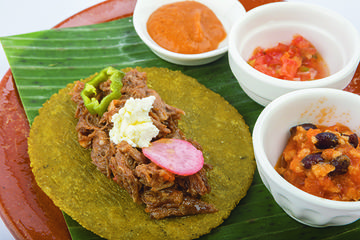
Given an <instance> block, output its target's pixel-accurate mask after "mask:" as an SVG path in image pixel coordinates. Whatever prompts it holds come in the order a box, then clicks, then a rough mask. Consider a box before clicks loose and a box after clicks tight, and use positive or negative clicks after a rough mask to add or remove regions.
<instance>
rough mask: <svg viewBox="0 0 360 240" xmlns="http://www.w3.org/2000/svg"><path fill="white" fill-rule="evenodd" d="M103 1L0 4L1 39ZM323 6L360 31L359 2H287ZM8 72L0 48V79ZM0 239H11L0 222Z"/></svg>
mask: <svg viewBox="0 0 360 240" xmlns="http://www.w3.org/2000/svg"><path fill="white" fill-rule="evenodd" d="M101 1H102V0H51V1H49V0H0V37H2V36H9V35H15V34H21V33H27V32H33V31H39V30H45V29H49V28H52V27H53V26H55V25H56V24H58V23H59V22H61V21H62V20H64V19H66V18H68V17H70V16H71V15H73V14H75V13H77V12H79V11H81V10H83V9H85V8H87V7H89V6H92V5H94V4H96V3H99V2H101ZM288 1H290V2H295V1H296V2H308V3H314V4H319V5H323V6H326V7H328V8H330V9H332V10H334V11H337V12H338V13H340V14H342V15H343V16H344V17H346V18H348V19H349V20H350V21H352V22H353V24H354V25H355V26H356V27H357V28H358V29H359V31H360V1H358V0H288ZM8 69H9V64H8V62H7V60H6V57H5V54H4V52H3V49H2V47H1V45H0V79H2V77H3V76H4V75H5V73H6V71H7V70H8ZM0 239H1V240H12V239H14V238H13V237H12V236H11V234H10V233H9V231H8V230H7V228H6V226H5V225H4V224H3V222H2V221H1V219H0Z"/></svg>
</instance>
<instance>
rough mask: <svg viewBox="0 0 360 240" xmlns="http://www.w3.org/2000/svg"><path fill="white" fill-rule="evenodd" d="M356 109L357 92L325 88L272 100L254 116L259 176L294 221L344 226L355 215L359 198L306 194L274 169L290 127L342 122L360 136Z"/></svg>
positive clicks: (358, 104) (358, 105) (359, 214)
mask: <svg viewBox="0 0 360 240" xmlns="http://www.w3.org/2000/svg"><path fill="white" fill-rule="evenodd" d="M359 109H360V96H359V95H356V94H353V93H349V92H345V91H342V90H337V89H330V88H317V89H302V90H297V91H293V92H290V93H287V94H285V95H282V96H281V97H279V98H277V99H275V100H274V101H272V102H271V103H270V104H269V105H267V106H266V107H265V109H264V110H263V112H262V113H261V114H260V116H259V118H258V119H257V121H256V124H255V127H254V131H253V145H254V151H255V158H256V163H257V168H258V171H259V173H260V176H261V179H262V181H263V182H264V184H265V186H266V187H267V189H268V190H269V191H270V192H271V194H272V196H273V197H274V199H275V201H276V202H277V203H278V204H279V205H280V206H281V207H282V208H283V209H284V211H285V212H286V213H287V214H288V215H290V216H291V217H293V218H294V219H296V220H297V221H299V222H301V223H304V224H306V225H309V226H314V227H325V226H338V225H345V224H349V223H352V222H354V221H356V220H358V219H359V218H360V201H359V202H343V201H334V200H329V199H324V198H320V197H317V196H314V195H311V194H309V193H306V192H304V191H302V190H300V189H299V188H297V187H295V186H294V185H292V184H290V183H289V182H288V181H286V180H285V179H284V178H282V177H281V176H280V175H279V174H278V172H277V171H276V170H275V169H274V166H275V164H276V162H277V161H278V159H279V158H280V156H281V153H282V151H283V150H284V148H285V145H286V143H287V140H288V139H289V137H290V133H289V130H290V128H291V127H293V126H295V125H298V124H301V123H313V124H322V125H328V126H330V125H333V124H335V123H342V124H344V125H346V126H348V127H349V128H350V129H351V130H352V131H354V132H356V133H357V134H358V135H359V134H360V111H359ZM324 120H325V121H324Z"/></svg>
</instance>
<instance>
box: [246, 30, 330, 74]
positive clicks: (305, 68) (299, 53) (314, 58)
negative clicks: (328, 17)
mask: <svg viewBox="0 0 360 240" xmlns="http://www.w3.org/2000/svg"><path fill="white" fill-rule="evenodd" d="M248 63H249V64H250V65H251V66H252V67H254V68H255V69H257V70H258V71H260V72H262V73H264V74H266V75H269V76H272V77H275V78H280V79H284V80H293V81H308V80H315V79H320V78H324V77H327V76H329V69H328V67H327V65H326V63H325V61H324V59H323V58H322V57H321V55H320V53H319V52H318V51H317V50H316V48H315V47H314V46H313V45H312V44H311V43H310V42H309V41H308V40H306V39H305V38H304V37H302V36H301V35H295V36H294V38H293V40H292V41H291V43H290V44H284V43H278V45H277V46H275V47H272V48H268V49H263V48H262V47H257V48H256V49H255V50H254V53H253V55H252V56H251V57H250V58H249V60H248Z"/></svg>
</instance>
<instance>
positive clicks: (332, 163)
mask: <svg viewBox="0 0 360 240" xmlns="http://www.w3.org/2000/svg"><path fill="white" fill-rule="evenodd" d="M323 132H330V133H334V134H335V135H336V136H337V138H338V144H337V145H336V146H331V147H327V148H321V149H319V145H317V144H316V142H317V140H315V138H316V137H315V136H317V134H319V133H323ZM352 134H353V132H352V131H351V130H350V129H349V128H348V127H346V126H344V125H342V124H335V125H333V126H329V127H328V126H322V125H317V128H316V129H308V130H306V129H305V128H303V127H300V126H297V127H296V133H294V132H293V133H292V134H291V137H290V139H289V141H288V143H287V145H286V147H285V149H284V151H283V153H282V155H281V157H280V159H279V161H278V163H277V165H276V166H275V169H276V171H277V172H279V174H280V175H281V176H282V177H283V178H285V179H286V180H287V181H288V182H290V183H291V184H293V185H294V186H296V187H298V188H300V189H301V190H303V191H305V192H308V193H310V194H313V195H315V196H318V197H322V198H327V199H331V200H338V201H359V200H360V148H359V146H358V144H354V142H356V140H355V139H357V141H358V140H359V138H358V136H357V135H354V136H353V138H351V137H349V136H350V135H352ZM314 154H319V155H318V156H321V160H319V158H318V157H317V158H316V159H317V160H318V161H314V159H315V158H311V159H312V160H309V159H310V158H308V156H310V155H314ZM344 156H345V157H344ZM344 158H345V160H346V161H344V160H343V159H344ZM345 163H346V164H345Z"/></svg>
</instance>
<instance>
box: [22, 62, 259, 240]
mask: <svg viewBox="0 0 360 240" xmlns="http://www.w3.org/2000/svg"><path fill="white" fill-rule="evenodd" d="M124 72H126V75H125V77H124V78H123V79H122V81H123V87H122V88H121V93H122V96H121V97H120V98H118V96H117V98H116V97H115V100H111V101H109V106H108V107H107V108H106V110H105V111H103V107H96V106H95V107H93V110H94V109H98V110H99V109H100V112H96V113H94V114H90V115H88V116H87V117H86V118H81V117H80V116H81V115H83V113H84V112H86V111H87V110H84V109H85V108H84V105H85V103H84V101H83V100H84V98H82V100H81V98H80V96H81V94H80V92H82V90H83V89H84V86H85V85H86V84H85V83H84V82H89V81H90V82H91V81H92V80H94V79H95V78H97V77H96V76H92V77H90V78H89V79H87V80H85V81H80V82H77V83H74V84H70V85H68V86H67V87H66V88H65V89H62V90H60V91H59V93H58V94H55V95H53V96H52V97H51V98H50V100H49V101H47V102H46V103H45V104H44V106H43V107H42V108H41V109H40V110H39V115H38V116H37V117H36V118H35V120H34V122H33V124H32V127H31V130H30V136H29V141H28V142H29V156H30V161H31V167H32V169H33V172H34V175H35V179H36V181H37V183H38V185H39V186H40V187H41V188H42V189H43V190H44V192H45V193H46V194H47V195H48V196H49V197H50V198H51V199H52V200H53V201H54V203H55V205H57V206H59V208H60V209H61V210H63V211H64V212H66V213H67V214H68V215H70V216H71V217H72V218H73V219H75V220H76V221H78V222H79V223H80V224H81V225H82V226H83V227H85V228H87V229H89V230H91V231H93V232H94V233H96V234H98V235H99V236H101V237H104V238H107V239H168V238H171V239H192V238H197V237H199V236H201V235H203V234H206V233H208V232H210V230H211V229H212V228H214V227H216V226H218V225H219V224H221V223H222V222H223V220H224V219H225V218H227V217H228V216H229V214H230V212H231V210H232V209H233V208H234V207H235V206H236V204H237V203H238V202H239V201H240V200H241V199H242V198H243V197H244V196H245V195H246V192H247V190H248V188H249V187H250V184H251V182H252V178H253V174H254V171H255V161H254V156H253V149H252V144H251V135H250V132H249V129H248V126H247V125H246V124H245V122H244V120H243V118H242V117H241V115H240V114H239V113H238V112H237V110H236V109H235V108H233V107H232V106H231V105H230V104H229V103H228V102H226V101H225V100H224V99H223V98H222V97H221V96H219V95H218V94H216V93H214V92H212V91H210V90H209V89H207V88H206V87H204V86H203V85H201V84H200V83H198V82H197V81H196V79H193V78H191V77H188V76H186V75H184V74H182V73H181V72H179V71H170V70H168V69H164V68H144V69H142V68H137V69H124ZM101 73H102V72H100V74H101ZM133 75H136V76H137V78H140V79H142V81H143V83H146V84H147V85H146V84H145V85H146V86H142V87H144V89H146V91H145V92H151V94H150V95H153V96H156V99H160V100H161V101H162V102H161V104H164V105H163V106H162V107H163V108H162V109H166V110H167V114H168V116H167V117H165V118H164V119H167V120H165V121H163V120H159V118H160V117H159V116H160V115H159V114H160V113H159V114H157V115H156V116H154V111H156V110H159V108H157V107H154V109H153V110H151V111H152V112H150V114H149V115H150V116H151V117H152V122H153V123H154V125H155V126H156V128H157V129H159V132H158V133H157V135H156V137H153V138H152V141H156V140H158V139H162V138H166V139H168V138H175V139H182V140H185V141H187V142H190V143H191V145H192V146H194V147H195V148H196V149H197V150H201V151H202V155H203V158H204V162H205V163H204V165H203V167H202V168H201V170H199V171H197V172H196V173H195V174H191V175H188V176H185V175H186V174H182V175H178V174H176V173H177V172H176V170H175V172H172V171H169V169H163V168H162V166H161V164H160V165H157V164H154V162H153V161H150V160H149V159H148V158H146V157H144V155H143V153H142V149H141V148H140V147H138V146H131V144H130V143H128V142H126V143H125V142H124V141H121V142H120V143H118V144H108V145H107V146H108V147H107V149H109V148H114V145H116V146H118V145H119V147H118V150H115V152H114V151H104V150H100V151H97V152H95V151H94V150H93V149H95V148H98V147H99V145H101V144H99V143H104V142H107V143H108V142H109V141H110V139H109V138H110V133H109V129H111V127H110V128H108V126H109V125H111V126H112V124H111V121H110V119H111V118H112V116H113V115H115V113H114V112H118V111H119V110H120V109H121V108H123V107H124V105H125V104H126V101H128V100H129V99H130V98H131V97H133V98H136V96H138V97H139V98H144V97H145V96H142V95H141V94H143V93H144V90H143V89H142V90H139V91H135V90H134V88H133V89H129V88H130V86H131V85H132V84H133V83H128V82H127V81H128V80H129V79H131V78H132V77H131V76H133ZM97 76H99V74H98V75H97ZM110 83H111V81H110ZM110 83H109V84H103V85H102V86H101V88H102V90H101V92H102V93H103V94H104V95H109V94H110V93H112V92H113V91H111V86H110V85H111V84H110ZM143 83H140V85H143ZM80 90H81V91H80ZM139 94H140V95H139ZM160 96H161V97H160ZM92 97H93V96H91V97H90V98H92ZM101 98H102V100H103V99H105V96H101ZM155 101H157V100H155ZM101 102H102V101H101ZM79 106H80V107H79ZM154 106H156V103H154ZM90 108H91V107H90ZM87 109H88V108H87ZM102 111H103V112H102ZM161 114H164V112H162V113H161ZM74 116H76V117H77V118H75V117H74ZM89 116H90V117H89ZM91 116H92V117H91ZM104 119H108V120H107V121H105V122H104ZM155 120H159V121H158V122H156V121H155ZM84 121H85V122H86V121H87V122H88V123H89V122H90V123H91V124H90V125H92V126H94V125H96V126H98V127H97V128H94V129H89V128H86V127H84V126H85V125H86V124H83V123H81V122H84ZM97 124H100V125H101V126H100V125H97ZM99 129H102V130H103V132H102V133H97V134H94V132H96V131H98V130H99ZM104 134H108V135H106V136H105V135H104ZM94 144H95V145H94ZM120 145H121V146H120ZM145 147H146V146H145ZM108 152H110V153H111V154H110V155H111V156H108V155H107V153H108ZM115 155H118V156H117V158H118V159H123V160H124V159H125V160H124V161H123V162H122V163H119V162H114V158H115V157H114V156H115ZM139 161H144V162H143V164H140V163H139ZM122 164H125V165H126V167H124V165H122ZM136 166H141V168H139V169H142V170H143V171H140V170H139V173H136V174H134V173H132V174H131V173H130V174H127V173H128V169H130V170H131V169H135V168H136ZM149 168H151V169H155V170H151V171H152V172H151V174H154V175H156V176H157V178H156V179H157V180H156V181H153V182H152V181H146V179H149V177H148V176H149V174H146V173H149ZM119 169H121V170H122V172H121V173H119V172H118V171H117V170H119ZM124 169H125V170H124ZM134 171H135V170H134ZM142 174H143V175H142ZM151 174H150V175H151ZM144 175H146V176H147V177H141V176H144ZM159 176H161V177H160V178H159ZM134 178H135V179H134ZM129 179H130V180H129ZM193 179H196V181H193ZM139 182H140V183H141V184H138V183H139ZM194 182H195V183H194ZM134 183H135V184H134ZM191 186H192V187H191ZM199 186H201V187H199ZM179 192H181V193H179ZM173 194H175V195H176V196H179V194H180V196H181V197H180V199H181V201H180V202H177V203H176V204H175V202H176V201H175V200H174V199H177V200H178V199H179V198H178V197H177V198H172V196H173ZM158 195H161V196H162V199H163V200H164V199H166V201H165V202H164V201H159V200H158V199H157V198H158ZM164 196H165V197H164ZM174 204H175V205H176V206H177V207H174V206H175V205H174ZM164 206H165V208H164ZM179 206H180V207H179Z"/></svg>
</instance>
